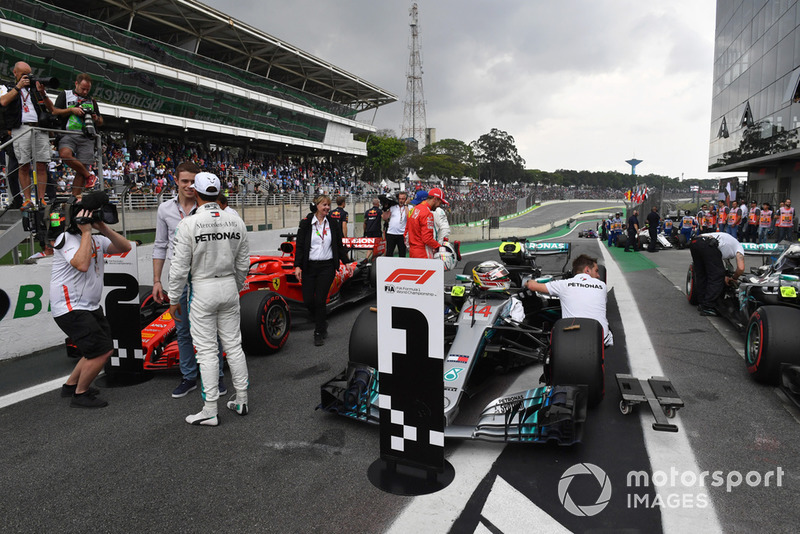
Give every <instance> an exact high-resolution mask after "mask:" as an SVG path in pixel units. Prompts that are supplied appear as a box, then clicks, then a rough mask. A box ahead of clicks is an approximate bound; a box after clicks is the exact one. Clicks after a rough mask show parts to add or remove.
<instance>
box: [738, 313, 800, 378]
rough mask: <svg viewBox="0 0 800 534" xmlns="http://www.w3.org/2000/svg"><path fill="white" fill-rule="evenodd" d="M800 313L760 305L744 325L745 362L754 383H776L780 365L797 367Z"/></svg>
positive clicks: (799, 342)
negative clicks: (745, 331) (785, 364)
mask: <svg viewBox="0 0 800 534" xmlns="http://www.w3.org/2000/svg"><path fill="white" fill-rule="evenodd" d="M798 347H800V310H798V309H796V308H790V307H788V306H761V307H760V308H758V309H757V310H756V311H754V312H753V315H751V316H750V322H749V323H748V324H747V337H746V338H745V346H744V350H745V355H744V359H745V363H746V364H747V371H748V372H749V373H750V374H751V375H752V377H753V378H754V379H755V380H757V381H758V382H763V383H765V384H777V383H778V379H779V377H780V373H781V364H784V363H788V364H793V365H797V364H800V353H799V352H798V349H797V348H798Z"/></svg>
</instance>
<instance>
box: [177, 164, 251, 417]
mask: <svg viewBox="0 0 800 534" xmlns="http://www.w3.org/2000/svg"><path fill="white" fill-rule="evenodd" d="M192 188H193V189H194V190H195V192H196V196H197V206H198V207H197V210H196V212H195V214H194V215H193V216H192V217H186V218H184V219H182V220H181V222H180V223H179V224H178V227H177V228H176V230H175V240H174V244H173V251H172V264H171V265H170V269H169V293H168V294H169V299H170V303H171V304H170V307H169V311H170V314H171V315H172V316H173V317H175V320H176V321H179V320H181V319H180V318H179V317H181V309H180V308H181V305H180V297H181V293H182V292H183V288H184V286H185V285H186V283H187V281H188V280H190V281H191V282H190V290H189V294H190V306H189V325H190V329H191V333H192V339H193V340H194V344H195V346H196V347H197V363H198V364H199V365H200V378H201V380H202V386H203V399H204V400H205V406H204V407H203V409H202V410H201V411H200V412H198V413H196V414H193V415H189V416H187V417H186V422H187V423H189V424H192V425H206V426H217V425H218V424H219V420H218V418H217V400H218V398H219V379H218V378H219V358H218V355H217V348H218V347H217V336H219V339H220V341H221V342H222V348H223V349H224V350H225V352H226V353H227V356H228V367H230V370H231V375H233V386H234V387H235V388H236V395H235V396H234V398H232V399H231V400H230V401H229V402H228V403H227V406H228V408H230V409H231V410H233V411H234V412H236V413H238V414H239V415H247V411H248V410H247V402H248V399H247V387H248V375H247V362H246V361H245V357H244V351H243V350H242V332H241V329H240V326H239V291H240V290H241V289H242V286H243V285H244V280H245V277H246V276H247V271H248V268H249V267H250V250H249V246H248V243H247V227H246V226H245V224H244V221H242V219H240V218H239V217H237V216H235V215H231V214H229V213H226V212H224V211H223V210H221V209H220V207H219V206H218V205H217V203H216V200H217V196H219V194H220V192H221V188H220V182H219V178H217V176H216V175H214V174H211V173H209V172H201V173H198V174H197V175H196V176H195V179H194V185H193V186H192Z"/></svg>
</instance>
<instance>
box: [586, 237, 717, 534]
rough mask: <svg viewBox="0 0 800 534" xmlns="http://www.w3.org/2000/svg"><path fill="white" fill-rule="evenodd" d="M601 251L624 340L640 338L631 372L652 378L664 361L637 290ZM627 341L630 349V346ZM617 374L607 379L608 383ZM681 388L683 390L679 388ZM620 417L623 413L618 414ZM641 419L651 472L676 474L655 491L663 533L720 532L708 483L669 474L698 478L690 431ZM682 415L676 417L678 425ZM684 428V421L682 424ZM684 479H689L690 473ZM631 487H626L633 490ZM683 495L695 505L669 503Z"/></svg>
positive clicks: (659, 372)
mask: <svg viewBox="0 0 800 534" xmlns="http://www.w3.org/2000/svg"><path fill="white" fill-rule="evenodd" d="M600 250H601V252H602V254H603V260H604V263H605V266H606V272H607V273H608V280H610V281H613V286H614V296H615V298H616V299H617V307H618V308H619V311H620V316H621V317H622V323H623V330H624V331H625V332H627V333H628V334H629V335H626V336H625V338H626V339H631V340H632V339H634V338H635V339H636V354H630V351H629V356H630V357H629V358H628V359H629V362H630V367H631V374H632V375H634V376H636V377H637V378H650V377H651V376H664V371H663V370H662V369H661V364H660V363H659V361H658V355H657V354H656V351H655V348H654V347H653V343H652V341H651V340H650V336H649V335H648V333H647V327H646V326H645V323H644V320H643V319H642V316H641V314H640V313H639V306H638V305H637V304H636V300H635V299H634V298H633V293H632V292H631V290H630V287H629V286H628V282H627V281H626V280H625V276H624V275H623V274H622V271H621V270H620V268H619V266H618V265H617V263H616V261H614V258H612V257H611V254H610V253H609V252H608V251H607V250H606V247H604V246H602V245H601V246H600ZM630 346H631V345H630V344H629V349H630ZM612 379H613V377H609V376H607V377H606V382H607V383H608V382H609V381H610V380H612ZM679 390H680V389H679ZM609 401H616V399H611V398H606V399H605V402H609ZM620 417H623V416H622V415H621V414H620ZM627 417H637V415H629V416H627ZM638 417H640V418H641V423H642V431H643V434H644V443H645V447H646V448H647V452H648V456H649V458H650V465H651V467H652V471H653V473H655V472H656V471H661V472H663V473H666V475H667V477H668V478H675V485H674V486H673V485H670V484H671V483H672V481H671V480H670V481H669V484H665V485H660V486H655V490H656V494H657V495H658V496H659V497H660V498H661V499H662V502H663V503H664V504H663V505H662V506H660V507H659V509H660V510H661V524H662V528H663V531H664V532H665V533H666V534H672V533H683V532H722V526H721V525H720V523H719V519H718V518H717V512H716V509H715V508H714V503H713V502H712V501H711V496H710V495H708V491H707V488H706V487H703V486H698V485H697V484H695V485H691V486H688V485H682V484H683V481H682V479H683V478H684V477H682V476H677V477H671V476H670V475H671V473H673V472H675V471H677V473H679V474H682V473H691V474H694V475H695V482H696V478H697V477H699V476H700V473H701V471H700V469H699V468H698V466H697V460H696V459H695V456H694V451H692V447H691V445H690V444H689V438H688V436H687V435H686V430H685V429H681V430H680V431H679V432H677V433H674V434H673V433H671V432H658V431H656V430H653V428H652V423H653V421H652V415H650V413H649V410H648V409H647V408H644V409H643V410H640V412H639V415H638ZM678 417H679V416H676V419H675V420H674V421H673V422H674V423H675V424H678V423H679V422H680V421H679V420H678ZM679 426H680V425H679ZM686 478H691V477H689V476H688V475H687V477H686ZM631 489H632V488H628V490H629V491H631ZM674 494H679V499H681V498H683V497H684V495H688V496H692V495H693V496H694V498H693V499H692V504H691V505H689V506H677V507H674V508H673V507H670V506H668V502H672V501H673V500H674V497H673V498H672V500H668V498H669V496H670V495H674ZM703 494H704V495H705V502H706V503H707V506H705V507H704V508H701V507H699V506H698V505H697V503H698V502H701V501H699V500H698V497H699V496H700V495H703Z"/></svg>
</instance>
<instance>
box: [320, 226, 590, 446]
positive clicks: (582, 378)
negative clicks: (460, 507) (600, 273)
mask: <svg viewBox="0 0 800 534" xmlns="http://www.w3.org/2000/svg"><path fill="white" fill-rule="evenodd" d="M523 245H524V246H523V247H522V250H521V254H520V256H521V257H523V258H525V261H527V262H529V265H527V266H520V265H516V266H515V267H519V269H517V270H516V277H515V276H513V275H512V272H509V271H507V270H505V268H504V266H502V265H501V264H498V263H497V262H490V263H495V264H496V267H499V268H500V269H496V270H497V271H498V272H501V273H502V272H503V271H504V272H505V274H503V276H504V277H505V280H507V281H508V284H507V287H505V288H504V290H502V291H497V290H487V289H486V288H485V286H484V285H482V284H481V281H480V279H479V275H478V274H475V273H477V272H478V271H479V270H481V269H482V268H483V266H484V265H485V264H484V263H481V264H480V265H479V266H478V267H477V268H476V266H475V263H476V262H473V263H470V264H467V265H466V266H465V267H464V272H463V274H462V275H458V276H457V277H456V279H457V284H456V285H453V286H452V287H445V297H446V305H445V314H444V317H443V321H444V333H445V347H444V349H445V350H444V354H445V362H444V373H445V374H444V381H445V383H446V386H445V385H444V384H443V392H442V393H443V395H444V406H445V409H444V416H445V421H446V425H447V426H446V427H445V437H448V438H455V439H475V440H487V441H503V442H523V443H540V442H557V443H559V444H562V445H570V444H573V443H576V442H579V441H580V440H581V435H582V430H583V423H584V421H585V419H586V412H587V407H588V406H591V405H594V404H597V403H599V402H600V400H601V399H602V398H603V395H604V367H603V359H604V347H603V329H602V327H601V326H600V324H599V323H598V322H597V321H594V320H592V319H561V309H560V304H559V301H558V299H557V298H555V297H551V296H549V295H541V294H537V293H531V292H530V291H527V290H523V289H522V288H521V284H520V283H519V282H517V283H513V282H512V280H514V278H516V279H517V280H520V278H521V277H522V278H521V279H522V280H527V279H528V278H527V277H531V276H536V277H537V279H538V280H539V281H543V282H544V281H547V280H550V279H553V278H558V277H567V276H570V274H571V273H569V272H568V271H561V272H556V273H552V274H543V273H542V272H541V269H540V268H538V267H533V266H532V265H530V264H531V263H533V264H536V262H535V255H536V251H537V250H547V251H549V252H551V253H553V252H554V251H557V253H558V254H564V255H567V256H568V255H569V250H570V245H569V244H568V243H527V242H526V243H523ZM500 252H501V254H503V253H504V252H503V247H501V250H500ZM523 267H524V270H525V271H526V272H527V274H523V272H522V271H523ZM512 283H513V285H514V286H515V287H511V286H512ZM377 361H378V339H377V313H375V312H374V311H372V310H371V309H365V310H363V311H362V312H361V314H360V315H359V316H358V318H357V320H356V322H355V324H354V325H353V329H352V331H351V333H350V347H349V362H348V365H347V367H346V368H345V369H344V370H343V371H342V372H341V373H340V374H339V375H337V376H336V377H334V378H333V379H332V380H330V381H328V382H326V383H325V384H323V385H322V387H321V403H320V405H319V406H318V408H320V409H323V410H326V411H329V412H333V413H336V414H339V415H343V416H346V417H349V418H352V419H356V420H359V421H363V422H368V423H378V422H379V417H380V416H379V413H380V412H379V409H378V404H377V402H378V394H379V385H378V381H379V373H378V370H377V366H378V364H377ZM536 363H543V364H544V368H545V374H544V376H545V382H546V383H545V384H542V385H536V386H534V387H532V388H530V389H527V390H525V391H522V392H518V393H514V394H511V395H505V396H503V397H500V398H497V399H495V400H493V401H492V402H490V403H489V404H488V405H487V406H486V407H485V408H484V409H483V411H482V413H481V415H480V417H479V419H478V421H477V422H476V423H475V424H474V425H467V426H464V425H459V424H456V417H457V415H458V414H459V409H460V407H461V404H462V402H463V401H464V399H466V398H468V397H470V396H471V395H472V394H474V393H475V392H476V391H477V390H478V389H479V388H480V387H481V385H482V384H484V383H485V382H486V380H488V379H489V378H491V377H492V376H493V375H495V374H497V373H498V372H503V371H508V370H511V369H514V368H518V367H522V366H526V365H532V364H536ZM409 387H413V385H409Z"/></svg>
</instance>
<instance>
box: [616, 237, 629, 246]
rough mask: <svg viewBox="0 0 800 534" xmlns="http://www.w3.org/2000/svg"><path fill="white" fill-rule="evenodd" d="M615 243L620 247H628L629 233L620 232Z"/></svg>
mask: <svg viewBox="0 0 800 534" xmlns="http://www.w3.org/2000/svg"><path fill="white" fill-rule="evenodd" d="M614 243H615V244H616V245H617V246H618V247H620V248H624V247H627V246H628V236H627V234H619V235H618V236H617V237H616V240H615V242H614Z"/></svg>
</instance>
